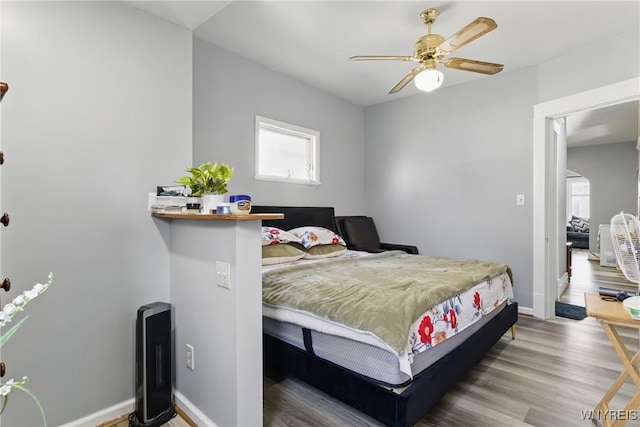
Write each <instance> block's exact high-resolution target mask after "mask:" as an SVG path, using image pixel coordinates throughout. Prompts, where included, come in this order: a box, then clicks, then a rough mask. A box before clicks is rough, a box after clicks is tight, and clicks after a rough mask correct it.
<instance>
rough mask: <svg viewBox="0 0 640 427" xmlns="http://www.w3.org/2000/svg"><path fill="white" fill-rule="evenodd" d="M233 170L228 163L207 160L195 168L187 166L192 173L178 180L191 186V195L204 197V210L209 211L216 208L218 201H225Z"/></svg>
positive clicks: (179, 182)
mask: <svg viewBox="0 0 640 427" xmlns="http://www.w3.org/2000/svg"><path fill="white" fill-rule="evenodd" d="M233 170H234V169H233V168H232V167H230V166H229V165H227V164H226V163H221V164H218V163H217V162H216V163H214V164H211V162H206V163H203V164H201V165H200V166H198V167H195V168H187V169H186V171H187V172H189V173H190V175H186V176H183V177H182V178H180V179H178V180H177V181H176V182H177V183H178V184H182V185H186V186H187V187H189V189H191V196H193V197H202V205H203V206H202V207H203V211H204V212H205V213H209V212H210V211H211V210H215V209H216V207H217V206H218V203H222V202H224V195H225V194H226V193H227V192H228V190H227V184H228V183H229V181H231V177H232V176H233Z"/></svg>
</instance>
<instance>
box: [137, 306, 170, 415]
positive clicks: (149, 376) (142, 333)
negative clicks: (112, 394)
mask: <svg viewBox="0 0 640 427" xmlns="http://www.w3.org/2000/svg"><path fill="white" fill-rule="evenodd" d="M172 353H173V351H172V340H171V304H168V303H165V302H154V303H151V304H147V305H143V306H142V307H140V308H139V309H138V316H137V319H136V366H135V371H136V407H135V412H133V413H132V414H131V415H130V416H129V425H130V426H132V427H139V426H144V427H155V426H160V425H162V424H164V423H166V422H167V421H168V420H169V419H171V418H172V417H174V416H175V408H174V407H173V395H172V389H173V375H172V366H173V365H172V362H171V356H172Z"/></svg>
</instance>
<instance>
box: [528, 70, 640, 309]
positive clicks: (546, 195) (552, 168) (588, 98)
mask: <svg viewBox="0 0 640 427" xmlns="http://www.w3.org/2000/svg"><path fill="white" fill-rule="evenodd" d="M638 99H640V77H637V78H633V79H629V80H625V81H622V82H619V83H615V84H612V85H608V86H604V87H600V88H597V89H593V90H589V91H586V92H582V93H578V94H575V95H571V96H568V97H564V98H559V99H556V100H553V101H549V102H545V103H541V104H537V105H536V106H535V107H534V125H533V142H534V146H533V165H534V172H533V174H534V175H533V315H534V316H535V317H539V318H543V319H548V318H550V317H553V316H554V313H555V299H556V295H557V292H558V289H557V288H558V284H557V280H556V278H557V277H558V268H559V266H558V263H557V259H558V252H559V248H558V244H557V242H558V241H559V237H558V233H559V231H558V230H559V224H558V210H557V209H555V208H556V203H557V196H558V194H557V185H556V184H557V179H556V178H557V163H556V156H557V152H556V151H555V150H554V144H553V141H554V131H553V128H554V125H553V123H554V121H555V119H556V118H559V117H564V116H567V115H569V114H572V113H575V112H578V111H584V110H587V109H591V108H600V107H603V106H607V105H614V104H618V103H622V102H628V101H632V100H638Z"/></svg>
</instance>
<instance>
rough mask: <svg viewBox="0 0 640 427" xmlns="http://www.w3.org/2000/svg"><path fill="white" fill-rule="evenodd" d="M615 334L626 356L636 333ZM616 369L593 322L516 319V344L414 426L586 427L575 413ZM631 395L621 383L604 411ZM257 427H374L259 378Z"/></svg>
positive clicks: (303, 388) (504, 346) (313, 394)
mask: <svg viewBox="0 0 640 427" xmlns="http://www.w3.org/2000/svg"><path fill="white" fill-rule="evenodd" d="M620 333H621V335H622V336H623V339H624V341H625V344H626V345H627V346H628V348H629V350H631V351H635V350H637V349H638V331H637V330H635V329H630V328H621V332H620ZM622 369H623V368H622V363H621V362H620V360H619V359H618V357H617V356H616V354H615V352H614V350H613V348H612V347H611V345H610V343H609V341H608V339H607V338H606V336H605V334H604V331H603V330H602V328H601V327H600V324H599V323H597V322H596V321H595V320H593V319H591V318H586V319H584V320H582V321H577V320H570V319H563V318H555V319H553V320H548V321H542V320H538V319H534V318H531V317H526V316H521V317H520V319H519V321H518V328H517V335H516V339H515V340H511V335H510V333H507V334H505V336H503V337H502V339H501V340H500V341H499V342H498V343H497V344H496V345H495V346H494V347H493V348H492V349H491V350H490V351H489V353H488V354H487V355H486V356H485V357H484V359H483V360H482V361H481V362H480V363H479V364H478V365H477V366H476V367H474V368H473V369H472V370H471V371H470V372H469V373H468V374H467V375H466V376H465V377H464V378H463V379H462V380H461V381H459V382H458V383H457V385H456V386H455V387H454V388H453V389H452V390H451V391H449V392H448V393H447V394H446V395H445V396H444V397H443V399H442V400H441V401H440V402H439V403H438V404H437V405H436V407H434V408H433V409H432V410H431V411H430V412H429V413H428V414H427V415H426V416H425V417H424V418H423V419H422V420H421V421H420V422H419V423H418V424H417V426H418V427H426V426H474V427H482V426H487V427H496V426H505V427H506V426H540V427H543V426H549V427H556V426H557V427H564V426H591V425H593V424H592V422H591V421H589V420H587V419H585V417H584V415H583V413H582V412H581V411H588V410H591V409H593V408H594V407H595V405H596V404H597V403H598V401H599V400H600V399H601V397H602V396H603V395H604V393H605V392H606V391H607V390H608V388H609V387H610V385H611V384H612V383H613V382H614V381H615V379H616V378H617V376H618V374H619V373H620V372H621V371H622ZM634 392H635V388H634V385H633V384H632V383H631V382H630V381H628V382H627V384H625V385H624V386H623V388H622V390H621V393H620V394H619V395H618V396H617V397H616V398H615V399H614V402H613V403H612V409H621V408H622V407H623V406H624V405H625V404H626V403H627V401H628V400H629V399H630V398H631V396H632V395H633V393H634ZM638 415H639V416H640V413H638ZM264 426H265V427H281V426H300V427H307V426H308V427H311V426H314V427H318V426H381V424H380V423H378V422H377V421H375V420H373V419H371V418H370V417H368V416H366V415H364V414H362V413H360V412H358V411H356V410H354V409H352V408H350V407H349V406H347V405H344V404H343V403H341V402H339V401H336V400H335V399H333V398H331V397H329V396H327V395H325V394H324V393H322V392H320V391H318V390H316V389H314V388H312V387H310V386H308V385H306V384H304V383H302V382H300V381H298V380H295V379H286V380H284V381H282V382H280V383H275V382H273V381H271V380H270V379H268V378H265V382H264ZM627 426H634V427H637V426H640V420H631V421H629V422H628V423H627Z"/></svg>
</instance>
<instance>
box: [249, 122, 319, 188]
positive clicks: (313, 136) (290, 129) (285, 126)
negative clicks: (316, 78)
mask: <svg viewBox="0 0 640 427" xmlns="http://www.w3.org/2000/svg"><path fill="white" fill-rule="evenodd" d="M261 128H263V129H264V128H266V129H271V130H275V131H282V132H285V133H288V134H292V135H298V136H301V137H305V138H309V139H310V140H311V152H312V154H311V155H312V159H311V164H310V165H308V166H310V167H311V169H312V172H311V174H312V179H309V180H307V179H299V178H284V177H280V176H273V175H263V174H260V173H259V164H260V157H259V151H260V129H261ZM254 157H255V165H254V177H253V178H254V179H255V180H258V181H271V182H286V183H290V184H305V185H320V132H318V131H316V130H313V129H307V128H304V127H302V126H296V125H292V124H289V123H285V122H280V121H278V120H273V119H270V118H267V117H263V116H256V126H255V154H254Z"/></svg>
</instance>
